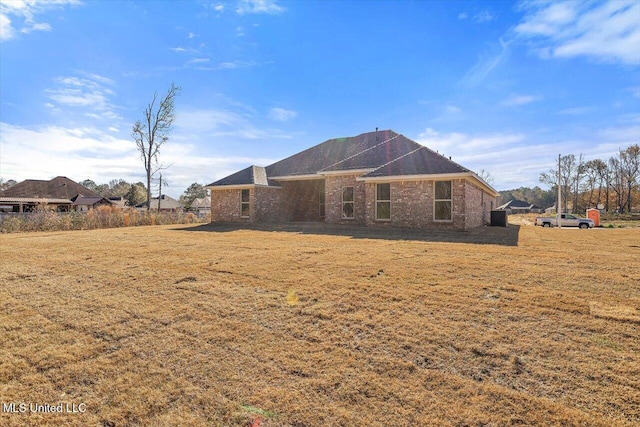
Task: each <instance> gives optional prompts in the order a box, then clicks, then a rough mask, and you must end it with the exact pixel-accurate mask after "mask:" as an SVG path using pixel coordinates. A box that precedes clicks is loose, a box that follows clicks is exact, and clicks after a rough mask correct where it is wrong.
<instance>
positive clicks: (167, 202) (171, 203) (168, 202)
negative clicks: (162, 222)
mask: <svg viewBox="0 0 640 427" xmlns="http://www.w3.org/2000/svg"><path fill="white" fill-rule="evenodd" d="M146 207H147V202H146V201H144V202H143V203H140V204H137V205H136V208H146ZM181 207H182V205H181V204H180V202H178V201H177V200H176V199H174V198H173V197H171V196H167V195H166V194H163V195H161V196H160V209H180V208H181ZM151 209H158V198H157V197H152V198H151Z"/></svg>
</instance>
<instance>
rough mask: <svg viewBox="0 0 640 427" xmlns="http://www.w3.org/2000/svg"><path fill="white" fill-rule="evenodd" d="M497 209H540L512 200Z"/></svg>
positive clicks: (524, 202) (521, 201)
mask: <svg viewBox="0 0 640 427" xmlns="http://www.w3.org/2000/svg"><path fill="white" fill-rule="evenodd" d="M498 209H540V208H539V207H538V206H536V205H534V204H532V203H529V202H527V201H525V200H517V199H513V200H510V201H508V202H507V203H505V204H504V205H502V206H499V207H498Z"/></svg>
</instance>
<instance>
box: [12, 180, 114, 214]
mask: <svg viewBox="0 0 640 427" xmlns="http://www.w3.org/2000/svg"><path fill="white" fill-rule="evenodd" d="M103 204H105V205H110V204H111V202H110V201H109V200H108V199H105V198H104V197H102V196H101V195H99V194H97V193H94V192H93V191H91V190H89V189H88V188H86V187H83V186H82V185H80V184H78V183H77V182H75V181H72V180H70V179H69V178H67V177H64V176H57V177H55V178H53V179H52V180H49V181H44V180H39V179H27V180H25V181H22V182H20V183H18V184H16V185H14V186H13V187H10V188H8V189H7V190H4V191H0V205H1V206H3V207H4V209H5V210H9V211H10V212H32V211H35V210H36V209H38V208H44V207H46V208H47V209H52V210H56V211H58V212H68V211H71V210H88V209H92V208H95V207H97V206H99V205H103Z"/></svg>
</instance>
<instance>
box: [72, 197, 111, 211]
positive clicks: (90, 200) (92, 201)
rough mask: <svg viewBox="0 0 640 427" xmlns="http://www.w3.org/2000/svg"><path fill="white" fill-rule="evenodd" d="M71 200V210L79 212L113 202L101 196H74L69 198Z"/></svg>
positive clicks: (109, 204)
mask: <svg viewBox="0 0 640 427" xmlns="http://www.w3.org/2000/svg"><path fill="white" fill-rule="evenodd" d="M71 201H72V202H73V203H72V204H71V206H72V207H73V210H75V211H79V212H88V211H89V210H91V209H95V208H97V207H98V206H111V205H112V204H113V202H111V200H109V199H107V198H104V197H102V196H97V197H96V196H80V195H78V196H76V197H74V198H73V199H71Z"/></svg>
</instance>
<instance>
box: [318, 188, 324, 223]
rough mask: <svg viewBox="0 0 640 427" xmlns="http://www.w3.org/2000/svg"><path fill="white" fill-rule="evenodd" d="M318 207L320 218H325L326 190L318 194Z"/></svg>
mask: <svg viewBox="0 0 640 427" xmlns="http://www.w3.org/2000/svg"><path fill="white" fill-rule="evenodd" d="M318 205H319V209H318V212H319V215H320V218H324V188H323V189H321V190H320V191H319V192H318Z"/></svg>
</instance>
